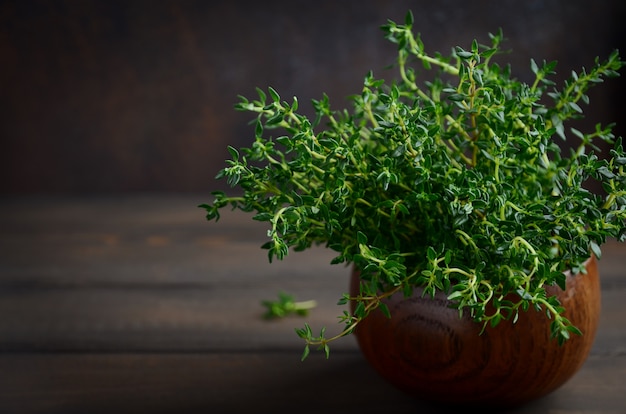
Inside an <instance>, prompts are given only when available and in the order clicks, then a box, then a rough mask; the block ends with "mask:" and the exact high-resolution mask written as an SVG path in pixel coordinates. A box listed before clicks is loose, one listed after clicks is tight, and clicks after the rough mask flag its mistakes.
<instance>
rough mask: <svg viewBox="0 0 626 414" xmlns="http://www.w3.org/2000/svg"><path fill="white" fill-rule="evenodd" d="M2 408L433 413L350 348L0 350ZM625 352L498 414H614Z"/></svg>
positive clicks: (625, 370) (624, 388) (619, 407)
mask: <svg viewBox="0 0 626 414" xmlns="http://www.w3.org/2000/svg"><path fill="white" fill-rule="evenodd" d="M0 371H1V372H3V373H4V374H3V375H2V376H0V411H2V412H3V413H18V412H19V413H24V414H25V413H65V414H70V413H111V412H115V413H127V412H128V413H130V412H150V413H166V412H167V413H174V412H176V413H196V412H197V413H200V412H211V413H221V414H222V413H243V412H255V413H276V412H298V413H319V412H345V413H351V412H359V413H381V412H388V411H389V409H390V408H391V407H393V411H394V412H420V413H425V414H428V413H441V412H456V411H454V410H452V411H446V410H442V409H441V407H433V406H428V405H427V404H424V403H423V402H420V401H416V400H413V399H412V398H410V397H408V396H407V395H404V394H402V393H401V392H399V391H398V390H396V389H394V388H393V387H391V386H390V385H389V384H388V383H386V382H385V381H383V380H382V379H381V378H380V377H378V375H377V374H376V373H375V372H373V371H372V369H371V368H370V367H369V366H368V365H367V364H366V363H365V361H364V360H363V359H362V357H361V356H360V355H359V354H358V353H355V352H347V353H338V354H335V355H333V356H331V358H330V359H329V360H323V359H322V358H321V357H320V356H316V355H312V356H311V358H310V359H308V360H307V361H305V362H304V363H301V362H299V361H298V360H294V359H293V358H292V357H291V356H290V355H285V354H282V353H263V354H262V355H259V354H255V353H224V354H139V355H136V354H82V355H69V354H46V355H28V354H26V355H24V354H14V355H1V356H0ZM625 377H626V357H619V358H604V357H594V358H591V359H590V360H589V361H588V363H587V364H586V365H585V366H584V367H583V368H582V369H581V371H580V372H579V373H578V374H577V375H576V376H575V377H574V378H572V380H570V381H569V382H568V383H566V384H565V385H564V386H563V387H562V388H560V389H559V390H557V391H555V392H554V393H553V394H551V395H549V396H547V397H545V398H543V399H540V400H538V401H535V402H532V403H530V404H528V405H525V406H522V407H520V408H518V409H514V410H510V411H507V412H512V413H572V414H573V413H576V414H581V413H585V414H587V413H588V414H591V413H605V414H607V413H610V414H621V413H623V408H624V407H623V395H624V394H626V383H624V381H623V379H624V378H625Z"/></svg>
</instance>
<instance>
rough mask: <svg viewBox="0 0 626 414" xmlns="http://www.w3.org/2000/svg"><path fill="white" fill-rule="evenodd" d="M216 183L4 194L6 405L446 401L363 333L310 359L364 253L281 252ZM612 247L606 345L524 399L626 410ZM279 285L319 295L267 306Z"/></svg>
mask: <svg viewBox="0 0 626 414" xmlns="http://www.w3.org/2000/svg"><path fill="white" fill-rule="evenodd" d="M206 201H209V196H207V195H197V196H196V195H124V196H118V197H114V196H85V197H43V196H39V197H11V198H8V197H4V198H2V199H0V413H3V414H4V413H127V412H141V413H181V414H185V413H215V414H220V413H247V412H249V413H285V412H289V413H388V412H393V413H418V412H419V413H439V412H445V410H443V409H441V408H438V407H432V406H426V405H425V404H423V403H422V402H420V401H416V400H413V399H412V398H410V397H408V396H406V395H404V394H403V393H401V392H399V391H398V390H396V389H394V388H393V387H391V386H390V385H388V384H387V383H386V382H385V381H383V380H382V379H381V378H379V377H378V376H377V374H376V373H375V372H374V371H373V370H372V369H371V368H370V367H369V366H368V365H367V364H366V362H365V361H364V359H363V358H362V356H361V354H360V353H359V350H358V348H357V345H356V342H355V341H354V338H352V337H349V338H345V339H343V340H340V341H339V342H336V343H335V344H334V346H333V347H332V348H331V356H330V359H329V360H325V359H324V358H323V356H322V355H320V354H317V353H314V354H312V355H311V356H310V357H309V359H307V360H306V361H304V362H300V355H301V352H302V347H303V344H302V342H301V340H300V339H299V338H297V336H296V335H295V333H294V328H297V327H298V328H299V327H301V326H302V325H303V323H304V322H305V321H306V322H308V323H309V324H310V325H311V326H312V327H313V328H314V329H319V328H321V327H322V326H327V327H328V330H329V331H330V332H331V333H332V332H333V331H338V329H339V328H340V326H339V325H338V324H337V319H336V317H337V315H339V314H340V313H341V310H342V308H341V307H339V306H338V305H336V302H337V299H338V298H339V297H340V296H341V294H342V293H343V292H344V291H345V289H346V288H347V285H348V273H349V272H348V269H347V268H346V267H344V266H343V265H330V263H329V262H330V259H331V258H332V257H333V254H332V252H329V251H327V250H325V249H323V248H315V249H313V250H312V251H307V252H301V253H290V255H289V256H288V257H287V258H286V259H285V260H284V261H282V262H275V263H272V264H270V263H268V260H267V256H266V252H265V251H264V250H262V249H260V245H261V244H262V243H263V242H264V241H265V233H266V228H265V225H264V224H263V223H257V222H253V221H252V220H250V217H249V216H248V215H245V214H243V213H240V212H235V213H227V214H225V215H224V217H223V219H222V220H221V221H220V222H219V223H213V222H207V221H206V220H205V219H204V212H203V210H201V209H199V208H197V207H196V206H197V205H198V204H200V203H202V202H206ZM603 251H604V255H603V258H602V260H601V261H600V272H601V280H602V289H603V292H602V295H603V296H602V314H601V323H600V327H599V332H598V334H597V337H596V341H595V343H594V347H593V349H592V352H591V355H590V356H589V358H588V360H587V361H586V363H585V365H584V366H583V368H582V369H581V370H580V371H579V372H578V373H577V374H576V376H575V377H574V378H572V379H571V380H570V381H569V382H568V383H566V384H565V385H564V386H563V387H562V388H560V389H559V390H557V391H556V392H554V393H553V394H551V395H549V396H547V397H545V398H543V399H541V400H538V401H536V402H533V403H530V404H529V405H526V406H523V407H520V408H518V409H516V410H513V411H511V412H516V413H533V414H537V413H553V414H565V413H572V414H574V413H576V414H581V413H612V414H623V413H626V310H625V309H626V307H625V306H623V304H624V303H625V302H626V277H625V276H626V271H625V270H624V263H626V261H625V259H624V258H625V257H626V246H625V245H624V244H619V243H614V242H609V243H608V244H607V245H605V246H604V250H603ZM279 291H285V292H288V293H290V294H293V295H294V296H295V297H296V298H297V299H302V300H305V299H315V300H317V301H318V303H319V305H318V307H317V308H316V309H314V310H313V311H312V312H311V313H310V315H308V316H307V317H306V318H304V319H303V318H298V317H290V318H286V319H282V320H277V321H267V320H264V319H263V318H262V314H263V312H264V308H263V307H262V306H261V304H260V302H261V301H262V300H264V299H274V298H275V297H276V296H277V293H278V292H279Z"/></svg>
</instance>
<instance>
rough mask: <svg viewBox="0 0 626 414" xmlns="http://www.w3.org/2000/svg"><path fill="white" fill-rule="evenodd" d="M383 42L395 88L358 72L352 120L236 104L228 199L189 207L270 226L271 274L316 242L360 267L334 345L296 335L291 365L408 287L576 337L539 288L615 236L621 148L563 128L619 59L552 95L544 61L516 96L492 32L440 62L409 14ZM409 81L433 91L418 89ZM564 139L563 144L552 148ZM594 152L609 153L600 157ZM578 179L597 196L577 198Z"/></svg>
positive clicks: (389, 28)
mask: <svg viewBox="0 0 626 414" xmlns="http://www.w3.org/2000/svg"><path fill="white" fill-rule="evenodd" d="M382 29H383V31H384V34H385V36H386V38H387V39H388V40H389V41H391V42H392V43H394V44H396V45H397V50H398V59H397V70H398V73H399V77H398V80H397V81H393V82H385V81H384V80H382V79H378V78H376V77H375V76H374V75H373V73H368V74H367V75H366V76H365V79H364V83H363V89H362V91H361V93H360V94H358V95H356V96H354V97H353V106H352V108H351V109H350V110H347V109H344V110H334V109H331V107H330V102H329V99H328V97H327V96H323V97H322V98H321V99H320V100H314V101H313V107H314V110H315V117H314V118H313V119H309V118H307V117H306V116H303V115H301V114H300V113H299V112H298V101H297V99H295V98H294V99H293V101H292V102H291V103H289V102H287V101H285V100H283V99H282V98H281V97H280V96H279V94H278V92H276V91H275V90H274V89H272V88H269V89H268V90H267V92H264V91H263V90H261V89H258V91H257V92H258V99H254V100H249V99H247V98H245V97H241V98H240V102H239V103H238V104H237V105H236V109H237V110H240V111H247V112H250V113H253V114H255V116H256V118H255V119H256V121H255V122H256V124H255V125H256V127H255V141H254V143H253V144H252V145H251V146H250V147H249V148H242V149H239V150H236V149H234V148H229V152H230V155H231V159H230V160H228V161H227V163H228V164H227V166H226V167H225V168H224V169H223V170H221V172H220V173H219V175H218V177H219V178H224V179H226V180H227V181H228V183H229V184H230V185H231V186H237V187H239V188H240V189H241V190H243V191H242V195H240V196H229V195H226V194H225V193H224V192H214V193H213V194H214V196H215V200H214V202H213V203H212V204H203V205H202V206H201V207H203V208H205V209H206V210H207V218H208V219H209V220H212V219H215V220H217V219H219V211H220V209H222V208H224V207H227V206H230V207H232V208H237V209H240V210H243V211H246V212H253V213H254V217H253V218H254V219H255V220H260V221H264V222H267V223H268V226H269V230H268V238H269V240H268V242H267V243H266V244H265V245H264V246H263V247H264V248H266V249H267V250H268V256H269V260H270V261H271V260H272V259H274V258H277V259H282V258H283V257H284V256H285V255H287V254H288V252H289V250H290V249H293V250H295V251H302V250H306V249H307V248H309V247H311V246H313V245H320V244H321V245H325V246H327V247H328V248H330V249H333V250H334V251H336V253H337V255H336V257H335V258H334V260H333V263H346V264H354V265H356V266H357V267H358V268H359V269H361V271H362V272H361V275H362V276H361V277H362V281H363V284H362V288H361V292H360V294H359V295H358V296H356V297H349V296H348V295H344V296H343V298H342V300H341V302H340V303H343V304H345V303H347V302H349V301H354V302H355V303H356V310H355V312H354V313H353V314H350V313H348V312H344V314H343V316H341V317H340V320H341V321H342V322H343V323H344V324H345V330H343V332H341V333H340V334H339V335H337V336H335V337H333V338H326V337H325V336H324V331H323V330H322V332H321V333H320V335H319V336H315V335H313V334H312V331H311V328H310V327H309V326H308V325H306V326H305V328H303V329H300V330H297V334H298V335H299V336H300V337H301V338H303V339H304V340H305V341H306V349H305V354H304V355H303V357H306V355H308V350H309V346H311V345H313V346H316V347H318V348H319V349H321V350H323V351H325V352H326V354H327V355H328V352H329V351H328V343H329V342H330V341H332V340H334V339H337V338H339V337H342V336H344V335H346V334H349V333H350V332H352V330H353V329H354V327H355V326H356V325H357V324H358V323H359V322H360V321H361V320H363V318H365V317H367V315H368V314H369V312H371V311H372V310H373V309H376V308H379V307H381V306H383V311H385V312H386V313H388V312H389V311H388V310H387V309H386V308H384V305H383V304H382V302H381V299H383V298H385V297H387V296H389V295H391V294H393V293H395V292H404V294H406V295H409V294H411V293H412V291H413V288H414V287H417V286H420V287H423V288H424V289H425V290H424V291H425V294H427V295H434V294H435V292H436V291H443V292H445V293H446V294H447V295H448V297H449V299H450V300H451V301H453V303H454V304H455V306H456V307H457V308H458V309H459V312H469V313H470V315H471V316H472V317H473V318H474V319H475V320H476V321H477V322H479V323H483V324H485V325H486V324H491V325H497V324H498V323H499V322H500V321H501V320H503V319H506V318H517V315H518V312H519V311H520V310H521V311H525V310H527V309H530V308H536V309H542V310H543V311H544V312H545V313H547V315H548V317H550V318H552V321H553V322H552V335H553V336H554V337H555V338H556V339H557V340H558V341H559V342H560V343H563V342H564V341H565V340H567V339H568V338H569V336H570V334H571V333H579V332H578V330H577V329H576V328H575V327H573V326H571V324H570V323H569V321H568V320H566V319H565V318H564V317H563V316H562V311H563V308H562V307H561V305H560V304H559V302H558V300H557V299H556V298H555V297H550V296H547V294H546V291H545V286H546V285H554V284H557V285H559V286H564V283H565V278H564V275H563V272H564V271H565V270H568V269H572V270H573V271H578V270H581V269H582V270H583V271H584V266H583V262H584V261H585V260H586V259H587V258H588V257H589V255H590V254H591V253H590V252H593V254H595V255H596V256H598V257H599V256H600V254H601V248H600V246H601V245H602V244H603V243H604V242H605V241H606V240H607V238H617V239H619V240H620V241H624V240H625V239H626V228H625V221H626V188H625V187H626V186H625V183H626V172H625V165H626V154H625V153H624V149H623V145H622V140H621V138H615V137H614V135H613V134H612V132H611V130H612V126H613V125H608V126H603V125H597V126H596V127H595V130H593V131H590V132H582V131H578V130H576V129H573V128H571V127H570V126H569V125H568V122H569V121H571V120H575V119H579V118H581V117H582V116H583V109H582V107H583V106H584V105H585V104H587V103H588V101H589V99H588V97H587V95H586V93H587V91H588V89H589V88H590V87H592V86H594V85H596V84H598V83H601V82H602V81H603V80H604V79H605V78H609V77H613V76H617V75H618V70H619V69H620V68H621V67H622V64H623V62H622V61H621V60H620V59H619V55H618V52H617V51H615V52H614V53H612V54H611V55H610V56H609V57H608V58H607V59H606V60H604V61H601V60H599V59H596V60H595V62H594V65H593V67H592V68H591V69H590V70H588V71H586V70H584V69H583V70H582V71H580V72H579V73H575V72H572V74H571V76H570V78H569V79H568V80H567V81H566V82H565V83H564V84H563V86H562V87H557V85H556V83H555V82H554V81H552V80H551V76H553V75H554V73H555V72H554V71H555V68H556V63H555V62H542V63H538V62H535V61H531V62H530V69H531V71H532V72H533V73H534V76H535V79H534V81H533V82H532V84H526V83H523V82H520V81H519V80H517V79H515V78H513V77H512V75H511V69H510V68H509V67H508V66H501V65H499V64H497V63H496V62H493V61H492V60H493V59H494V57H496V56H498V54H499V52H500V47H501V42H502V41H503V34H502V33H501V32H499V33H496V34H491V35H490V42H491V43H490V44H488V45H480V44H478V42H477V41H473V42H472V43H471V45H470V47H469V48H467V49H463V48H461V47H456V48H454V49H453V50H452V52H451V54H450V55H449V56H443V55H440V54H434V55H430V54H427V53H426V52H425V48H424V45H423V43H422V41H421V40H420V37H419V35H415V34H414V33H413V31H412V16H411V14H410V13H409V14H408V15H407V18H406V20H405V24H404V25H399V24H396V23H394V22H392V21H389V22H388V24H387V25H385V26H383V27H382ZM416 63H417V65H416ZM420 67H421V69H420ZM420 70H424V71H431V73H432V75H433V76H432V79H430V80H428V81H423V82H420V83H418V77H419V76H418V75H419V71H420ZM565 139H567V140H568V142H574V140H576V141H577V143H576V144H575V145H574V146H573V148H572V149H569V150H562V149H561V146H560V145H559V141H562V140H565ZM598 140H601V141H605V142H608V143H610V144H611V145H612V147H613V149H611V150H610V153H609V154H608V155H607V156H605V157H600V156H599V155H598V148H597V146H596V144H595V143H597V142H598ZM592 180H595V181H597V182H599V183H600V184H601V185H602V188H603V189H604V192H605V194H604V195H598V194H595V193H592V192H590V191H589V190H588V189H587V187H588V186H587V184H588V183H589V182H591V181H592ZM510 294H513V296H508V295H510ZM511 297H514V298H515V299H514V300H511V299H510V298H511Z"/></svg>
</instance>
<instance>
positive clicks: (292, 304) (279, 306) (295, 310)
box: [261, 292, 317, 319]
mask: <svg viewBox="0 0 626 414" xmlns="http://www.w3.org/2000/svg"><path fill="white" fill-rule="evenodd" d="M261 304H262V305H263V306H264V307H265V308H266V312H265V314H264V315H263V316H264V318H265V319H274V318H283V317H285V316H288V315H298V316H306V315H307V314H308V313H309V310H311V309H313V308H314V307H316V306H317V302H315V301H314V300H306V301H300V302H297V301H296V300H295V299H294V297H293V296H292V295H289V294H287V293H285V292H280V293H278V300H264V301H261Z"/></svg>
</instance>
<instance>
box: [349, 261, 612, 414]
mask: <svg viewBox="0 0 626 414" xmlns="http://www.w3.org/2000/svg"><path fill="white" fill-rule="evenodd" d="M586 266H587V274H585V275H583V274H578V275H571V274H567V288H566V290H565V291H563V290H561V289H560V288H558V287H550V288H549V293H551V294H552V293H556V294H557V295H558V298H559V300H560V301H561V304H562V305H563V306H564V307H565V309H566V312H565V317H566V318H568V319H569V320H570V321H571V322H572V323H573V324H574V325H575V326H576V327H578V328H579V329H580V330H581V331H582V332H583V335H582V336H579V335H575V334H572V336H571V337H570V339H569V340H568V341H567V342H566V343H565V344H564V345H563V346H559V345H558V343H557V342H556V340H553V339H551V338H550V328H549V325H550V321H551V320H550V319H548V318H547V317H546V314H545V312H537V311H535V310H534V309H532V308H531V309H530V310H529V311H527V312H520V315H519V319H518V321H517V322H516V323H512V321H502V322H501V323H500V324H499V325H497V326H496V327H495V328H491V327H489V328H487V329H486V330H485V331H484V332H483V333H482V335H481V334H480V330H481V328H482V325H481V324H478V323H476V322H473V321H472V320H471V319H470V318H469V317H463V318H460V317H459V313H458V311H457V310H455V309H450V308H449V307H448V305H449V302H448V301H447V299H446V296H445V295H443V294H439V295H437V296H436V297H435V298H430V297H424V298H422V297H421V291H419V290H417V289H416V291H415V293H414V296H412V297H410V298H405V297H404V296H403V295H402V294H396V295H394V296H392V297H391V298H389V299H388V300H386V303H387V306H388V307H389V310H390V312H391V319H388V318H386V317H385V316H384V315H383V314H382V312H380V311H379V310H376V311H375V312H372V313H371V314H370V315H369V316H368V317H367V318H365V319H364V320H363V321H362V322H361V323H360V324H359V325H358V326H357V328H356V329H355V332H354V334H355V335H356V337H357V340H358V344H359V346H360V349H361V350H362V352H363V354H364V356H365V358H366V359H367V361H368V362H369V363H370V364H371V365H372V366H373V367H374V368H375V369H376V371H378V373H380V375H382V376H383V377H384V378H385V379H386V380H387V381H389V382H390V383H392V384H393V385H394V386H396V387H397V388H399V389H401V390H403V391H405V392H407V393H409V394H411V395H413V396H415V397H417V398H419V399H422V400H427V401H431V402H437V403H440V402H443V403H446V404H451V405H456V404H462V405H464V406H471V405H478V404H480V405H481V406H485V405H488V406H493V407H508V406H515V405H520V404H523V403H526V402H529V401H531V400H534V399H537V398H539V397H542V396H545V395H546V394H548V393H550V392H552V391H554V390H556V389H557V388H559V387H560V386H561V385H563V384H564V383H565V382H566V381H567V380H568V379H570V378H571V377H572V376H573V375H574V374H575V373H576V372H577V371H578V370H579V369H580V367H581V366H582V365H583V363H584V362H585V360H586V359H587V356H588V354H589V351H590V349H591V346H592V344H593V341H594V337H595V334H596V329H597V325H598V318H599V314H600V283H599V277H598V267H597V263H596V260H595V258H594V257H593V256H592V258H590V259H589V260H588V261H587V262H586ZM358 289H359V272H358V270H356V269H353V272H352V279H351V286H350V290H351V293H352V294H353V295H356V294H358Z"/></svg>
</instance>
